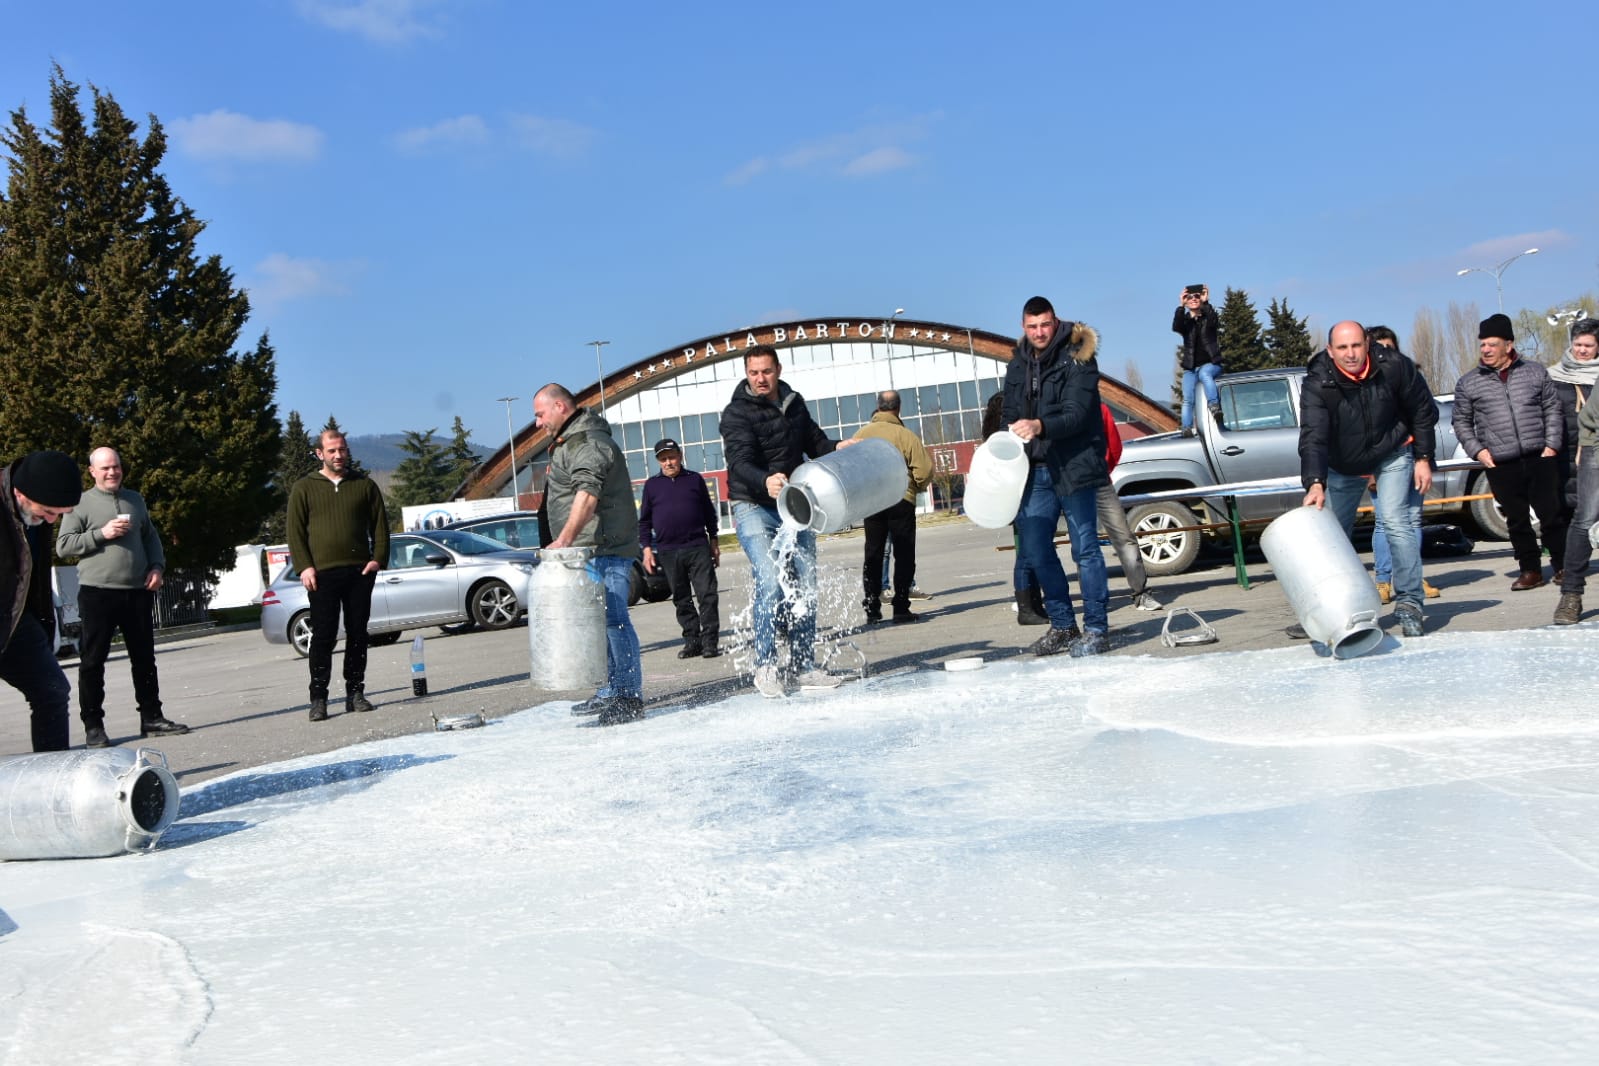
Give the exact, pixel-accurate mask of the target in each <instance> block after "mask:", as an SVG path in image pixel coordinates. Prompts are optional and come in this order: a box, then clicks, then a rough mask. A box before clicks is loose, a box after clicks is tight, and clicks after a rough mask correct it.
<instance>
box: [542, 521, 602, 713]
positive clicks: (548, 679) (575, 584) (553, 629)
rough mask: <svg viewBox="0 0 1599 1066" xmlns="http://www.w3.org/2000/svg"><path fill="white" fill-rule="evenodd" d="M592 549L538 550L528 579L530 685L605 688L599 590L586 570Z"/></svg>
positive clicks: (600, 588) (547, 687)
mask: <svg viewBox="0 0 1599 1066" xmlns="http://www.w3.org/2000/svg"><path fill="white" fill-rule="evenodd" d="M593 555H594V549H593V548H543V549H540V551H539V553H538V556H539V565H538V566H536V567H534V568H533V575H532V576H531V577H529V578H528V583H527V594H528V609H527V634H528V650H529V653H530V656H531V659H532V668H531V670H530V671H529V673H530V676H531V678H532V681H533V684H534V685H535V686H536V687H538V688H545V689H562V690H564V689H590V690H593V689H597V688H599V687H600V686H601V685H603V684H605V677H606V673H605V586H604V585H602V584H600V582H599V581H597V580H595V578H594V575H593V574H592V573H590V571H589V568H588V563H589V560H590V559H591V558H592V557H593Z"/></svg>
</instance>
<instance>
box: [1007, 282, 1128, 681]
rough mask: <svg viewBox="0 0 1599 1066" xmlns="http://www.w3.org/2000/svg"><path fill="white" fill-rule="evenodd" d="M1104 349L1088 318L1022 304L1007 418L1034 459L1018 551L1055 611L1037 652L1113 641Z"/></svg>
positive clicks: (1094, 649) (1085, 651)
mask: <svg viewBox="0 0 1599 1066" xmlns="http://www.w3.org/2000/svg"><path fill="white" fill-rule="evenodd" d="M1098 347H1099V334H1097V333H1095V332H1094V331H1093V330H1092V329H1090V328H1089V327H1087V326H1085V325H1083V324H1082V323H1081V322H1062V321H1060V320H1059V319H1057V318H1056V317H1055V308H1054V306H1053V305H1051V304H1050V302H1049V301H1048V300H1046V299H1044V297H1042V296H1034V297H1033V298H1032V299H1030V300H1028V301H1027V303H1026V304H1025V305H1023V307H1022V338H1021V340H1019V341H1017V343H1016V350H1015V352H1013V353H1012V355H1011V360H1010V366H1009V368H1008V369H1007V370H1006V371H1005V399H1004V403H1003V408H1002V413H1003V418H1004V421H1005V423H1006V424H1007V425H1008V427H1009V428H1010V431H1011V432H1012V433H1014V434H1016V435H1017V436H1018V437H1020V438H1021V439H1022V440H1024V441H1026V442H1027V455H1028V458H1029V459H1030V460H1031V462H1032V472H1031V474H1030V475H1029V477H1028V481H1027V484H1026V486H1025V487H1024V488H1023V489H1022V503H1021V508H1020V510H1019V511H1018V512H1017V514H1016V532H1017V537H1018V540H1019V542H1020V543H1019V551H1020V553H1021V557H1022V559H1023V561H1024V562H1025V563H1026V565H1027V567H1028V568H1029V569H1030V570H1032V572H1033V576H1034V578H1035V579H1036V580H1037V581H1038V584H1039V587H1041V588H1042V589H1043V590H1044V610H1045V613H1047V614H1048V615H1049V632H1047V633H1045V634H1044V635H1043V636H1042V637H1040V638H1038V640H1036V641H1035V642H1034V643H1033V645H1032V646H1031V647H1030V648H1029V649H1028V650H1029V651H1031V652H1032V653H1033V654H1034V655H1058V654H1060V653H1061V652H1063V651H1068V650H1069V651H1070V652H1071V654H1072V655H1074V656H1083V655H1098V654H1100V653H1101V652H1103V651H1106V650H1108V649H1109V647H1110V637H1109V629H1110V623H1109V618H1108V616H1109V600H1110V590H1109V583H1108V581H1107V579H1106V573H1105V556H1104V554H1103V553H1102V552H1101V551H1100V547H1099V507H1098V495H1099V487H1100V486H1101V485H1107V484H1109V483H1110V474H1109V471H1108V470H1107V469H1106V466H1105V427H1104V422H1103V421H1102V419H1101V417H1100V412H1099V364H1098V362H1096V361H1095V359H1094V353H1095V351H1096V350H1097V349H1098ZM1063 513H1064V514H1065V516H1066V530H1067V532H1068V533H1069V534H1070V536H1071V542H1072V561H1073V562H1075V563H1076V564H1077V579H1078V581H1080V582H1081V583H1082V594H1083V628H1082V629H1081V630H1079V629H1078V628H1077V617H1076V614H1075V613H1074V612H1073V610H1072V595H1071V584H1070V583H1069V582H1068V581H1067V580H1066V571H1065V570H1064V569H1063V568H1062V567H1061V565H1060V555H1059V553H1057V552H1056V550H1055V526H1056V524H1057V523H1058V522H1059V520H1060V516H1061V515H1062V514H1063Z"/></svg>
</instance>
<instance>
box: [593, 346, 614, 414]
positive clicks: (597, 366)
mask: <svg viewBox="0 0 1599 1066" xmlns="http://www.w3.org/2000/svg"><path fill="white" fill-rule="evenodd" d="M589 343H590V344H592V345H594V369H595V370H596V371H597V372H598V373H599V375H600V417H601V418H603V417H605V364H604V363H603V362H601V360H600V349H601V348H603V347H605V346H606V345H607V344H610V343H611V342H610V341H589Z"/></svg>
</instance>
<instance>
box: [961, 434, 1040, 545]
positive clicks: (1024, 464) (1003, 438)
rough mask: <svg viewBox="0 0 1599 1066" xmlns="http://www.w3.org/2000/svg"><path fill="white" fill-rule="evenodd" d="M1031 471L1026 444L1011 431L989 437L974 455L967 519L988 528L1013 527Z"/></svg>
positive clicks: (967, 487)
mask: <svg viewBox="0 0 1599 1066" xmlns="http://www.w3.org/2000/svg"><path fill="white" fill-rule="evenodd" d="M1031 470H1032V463H1031V461H1030V460H1029V459H1028V458H1027V442H1026V441H1024V440H1022V439H1021V438H1020V437H1018V436H1017V435H1016V434H1014V433H1012V432H1011V431H1010V430H1008V429H1002V430H1000V431H999V432H998V433H995V434H994V435H993V436H991V437H989V438H988V439H987V440H985V441H984V442H983V443H982V446H981V447H979V448H978V449H977V450H976V451H975V452H973V453H972V467H971V469H970V470H969V471H968V472H967V474H966V517H967V518H970V519H971V520H972V521H973V522H975V523H976V524H977V525H980V526H982V527H983V528H984V529H998V528H999V527H1001V526H1008V525H1010V524H1011V523H1012V522H1014V521H1015V520H1016V511H1017V509H1018V508H1020V507H1021V505H1022V490H1023V489H1025V488H1026V487H1027V475H1028V473H1029V471H1031Z"/></svg>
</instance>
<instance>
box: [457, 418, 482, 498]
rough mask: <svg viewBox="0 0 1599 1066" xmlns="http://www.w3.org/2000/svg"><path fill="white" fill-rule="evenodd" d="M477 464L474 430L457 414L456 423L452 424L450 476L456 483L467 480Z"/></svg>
mask: <svg viewBox="0 0 1599 1066" xmlns="http://www.w3.org/2000/svg"><path fill="white" fill-rule="evenodd" d="M477 464H478V457H477V452H475V451H473V450H472V431H471V430H469V429H467V428H466V426H465V425H463V424H462V422H461V416H460V415H456V416H455V423H454V425H452V426H450V477H451V478H452V479H453V480H454V483H455V485H460V484H461V483H463V482H464V481H466V478H467V475H468V474H470V473H471V472H472V471H473V470H474V469H476V468H477ZM452 487H453V486H452Z"/></svg>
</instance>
